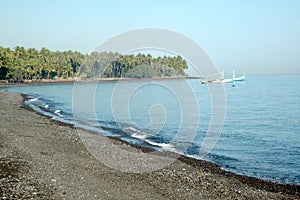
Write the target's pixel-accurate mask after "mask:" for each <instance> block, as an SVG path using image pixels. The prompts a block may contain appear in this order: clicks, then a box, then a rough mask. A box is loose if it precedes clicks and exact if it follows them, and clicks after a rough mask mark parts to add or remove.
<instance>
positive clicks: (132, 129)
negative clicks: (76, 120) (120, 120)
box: [126, 126, 140, 132]
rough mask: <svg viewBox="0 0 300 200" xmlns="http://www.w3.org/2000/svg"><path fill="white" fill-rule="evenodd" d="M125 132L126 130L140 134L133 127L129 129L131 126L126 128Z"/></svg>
mask: <svg viewBox="0 0 300 200" xmlns="http://www.w3.org/2000/svg"><path fill="white" fill-rule="evenodd" d="M126 130H127V131H133V132H140V131H139V130H136V129H135V128H133V127H131V126H130V127H127V128H126Z"/></svg>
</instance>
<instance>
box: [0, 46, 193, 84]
mask: <svg viewBox="0 0 300 200" xmlns="http://www.w3.org/2000/svg"><path fill="white" fill-rule="evenodd" d="M185 69H187V63H186V61H185V60H184V59H183V58H182V57H180V56H175V57H170V56H164V57H157V58H154V57H152V56H151V55H150V54H147V55H145V54H137V55H134V54H131V55H122V54H120V53H117V52H102V53H99V52H92V53H90V54H82V53H80V52H77V51H55V52H53V51H50V50H49V49H47V48H41V49H40V50H37V49H35V48H29V49H25V48H24V47H20V46H17V47H15V48H14V49H10V48H4V47H1V46H0V80H6V81H10V82H23V81H27V80H30V81H38V80H42V79H67V78H74V77H80V78H83V79H85V78H151V77H171V76H185V75H186V74H185V72H184V70H185Z"/></svg>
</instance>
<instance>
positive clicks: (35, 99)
mask: <svg viewBox="0 0 300 200" xmlns="http://www.w3.org/2000/svg"><path fill="white" fill-rule="evenodd" d="M37 100H39V98H33V99H29V100H28V102H34V101H37Z"/></svg>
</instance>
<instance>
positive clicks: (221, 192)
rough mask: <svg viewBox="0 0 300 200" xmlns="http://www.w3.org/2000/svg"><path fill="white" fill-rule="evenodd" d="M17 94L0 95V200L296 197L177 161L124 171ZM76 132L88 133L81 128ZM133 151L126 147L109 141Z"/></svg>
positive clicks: (66, 127)
mask: <svg viewBox="0 0 300 200" xmlns="http://www.w3.org/2000/svg"><path fill="white" fill-rule="evenodd" d="M22 101H23V99H22V96H21V95H18V94H12V93H0V116H1V118H0V198H1V199H13V198H15V199H21V198H26V199H27V198H29V199H30V198H33V199H295V198H298V197H299V196H297V195H288V194H280V193H273V192H269V191H265V190H260V189H256V188H254V187H251V186H249V185H247V184H244V183H242V182H241V181H240V180H239V179H237V178H234V177H230V176H227V175H223V174H222V173H213V172H212V171H213V170H210V169H206V168H205V167H199V166H197V165H193V164H188V161H186V162H184V159H181V160H177V161H176V162H174V163H173V164H171V165H169V166H167V167H165V168H164V169H161V170H157V171H153V172H149V173H142V174H131V173H123V172H120V171H117V170H114V169H111V168H109V167H107V166H105V165H104V164H102V163H101V162H99V161H98V160H96V159H95V158H93V157H92V156H91V155H90V153H89V152H88V151H87V150H86V148H85V146H84V145H83V144H82V142H81V140H80V138H79V137H78V133H77V130H76V129H75V128H73V127H70V126H66V125H63V124H61V123H58V122H56V121H53V120H51V119H49V118H47V117H44V116H41V115H39V114H37V113H35V112H32V111H30V110H28V109H26V108H25V106H24V105H23V104H22ZM81 134H87V135H88V134H92V133H89V132H87V131H82V130H81ZM111 141H112V142H113V143H114V144H116V145H120V146H125V148H127V149H132V151H140V150H141V149H136V148H134V147H131V146H130V145H128V144H126V143H124V142H121V141H117V140H111Z"/></svg>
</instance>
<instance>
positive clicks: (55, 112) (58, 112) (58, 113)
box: [54, 109, 63, 117]
mask: <svg viewBox="0 0 300 200" xmlns="http://www.w3.org/2000/svg"><path fill="white" fill-rule="evenodd" d="M60 112H61V110H59V109H58V110H56V111H54V114H56V115H58V116H60V117H62V116H63V115H62V114H60Z"/></svg>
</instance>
